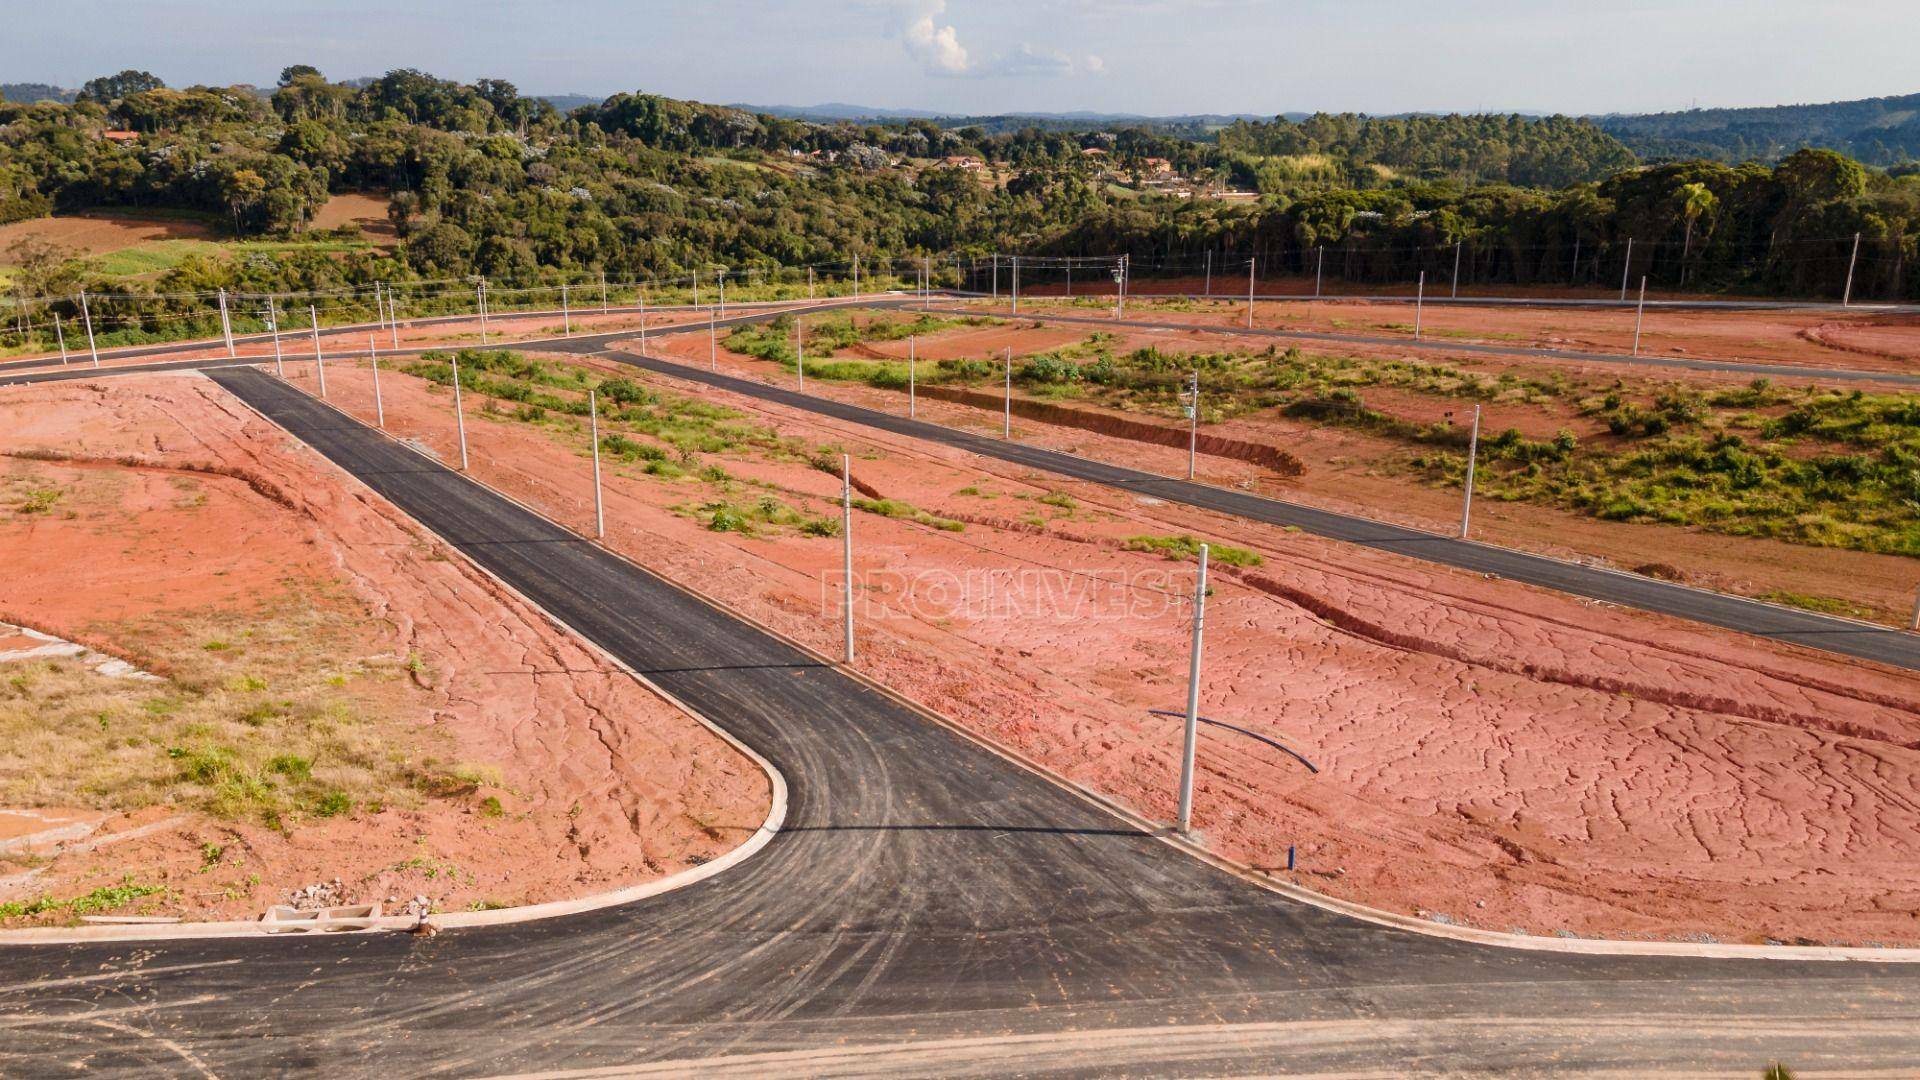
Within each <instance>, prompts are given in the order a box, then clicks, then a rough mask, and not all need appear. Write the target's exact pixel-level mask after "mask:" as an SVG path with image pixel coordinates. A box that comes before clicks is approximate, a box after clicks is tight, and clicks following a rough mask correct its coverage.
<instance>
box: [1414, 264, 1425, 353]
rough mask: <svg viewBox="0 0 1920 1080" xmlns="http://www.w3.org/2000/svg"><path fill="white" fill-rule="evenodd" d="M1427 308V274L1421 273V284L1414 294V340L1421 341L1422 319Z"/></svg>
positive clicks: (1423, 271)
mask: <svg viewBox="0 0 1920 1080" xmlns="http://www.w3.org/2000/svg"><path fill="white" fill-rule="evenodd" d="M1426 306H1427V272H1426V271H1425V270H1422V271H1420V284H1419V286H1418V288H1417V290H1416V291H1415V292H1414V294H1413V340H1415V341H1419V340H1420V319H1421V316H1422V315H1423V314H1424V313H1425V308H1426Z"/></svg>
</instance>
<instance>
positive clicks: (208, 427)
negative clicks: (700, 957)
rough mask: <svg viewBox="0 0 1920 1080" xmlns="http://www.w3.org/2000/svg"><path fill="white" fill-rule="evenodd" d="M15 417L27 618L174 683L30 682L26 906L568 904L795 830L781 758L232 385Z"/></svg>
mask: <svg viewBox="0 0 1920 1080" xmlns="http://www.w3.org/2000/svg"><path fill="white" fill-rule="evenodd" d="M0 417H4V423H3V424H0V428H4V431H5V435H4V436H0V559H4V561H5V564H6V565H7V567H8V572H7V574H6V575H4V579H0V613H4V614H0V618H3V619H6V620H8V621H10V622H14V623H17V624H20V625H25V626H31V627H33V628H36V629H39V630H43V631H46V632H48V633H52V634H55V635H57V636H59V637H61V638H64V639H67V640H70V641H78V642H82V643H85V644H87V645H90V646H92V647H94V648H97V649H99V650H101V651H103V652H108V653H111V654H113V655H116V656H121V657H125V658H127V659H128V660H130V661H132V662H133V663H134V664H135V665H136V666H138V667H140V668H142V669H144V670H146V671H149V672H151V673H153V674H154V675H157V676H159V681H158V682H153V681H147V680H132V679H114V678H110V677H107V676H103V675H99V674H97V673H94V672H91V671H87V670H84V669H82V668H81V667H80V666H79V665H78V664H76V663H74V662H71V661H48V660H20V661H15V662H12V663H8V664H4V665H0V808H5V810H6V811H8V812H9V817H10V819H12V820H14V822H15V826H16V827H13V828H11V829H10V830H9V832H10V833H11V834H13V835H10V836H9V837H8V842H7V843H6V844H5V845H4V847H0V918H5V919H6V920H7V921H8V922H11V923H18V922H29V921H39V922H49V921H51V922H60V921H69V920H71V919H73V918H75V917H77V916H78V915H80V914H85V913H102V912H106V913H141V914H168V915H180V916H184V917H188V918H210V917H229V918H247V917H251V916H253V915H256V914H258V913H259V912H260V911H261V910H262V909H264V908H265V907H266V906H267V905H269V904H272V903H275V902H281V901H284V900H285V899H286V898H287V897H288V894H289V893H290V892H291V891H292V890H295V889H298V888H301V887H303V886H306V885H310V884H314V883H319V882H330V881H333V880H335V879H337V880H338V881H339V882H340V883H341V885H340V889H339V891H338V893H337V894H335V898H336V900H337V902H341V903H350V902H361V901H371V902H380V903H384V904H388V905H389V910H396V909H397V908H398V907H399V906H401V905H404V904H405V902H407V901H408V900H410V899H411V898H413V897H414V896H416V895H424V896H426V897H428V899H429V900H430V901H431V902H432V904H433V905H434V907H435V909H436V910H448V909H458V908H467V907H485V906H496V905H503V904H519V903H527V902H538V901H542V900H549V899H557V898H562V897H567V896H574V895H581V894H585V893H591V892H596V891H601V890H604V889H608V888H615V887H621V886H625V885H629V884H632V883H635V882H638V881H644V880H647V879H650V878H655V877H659V876H662V875H665V874H668V873H671V872H674V871H676V870H679V869H682V868H684V867H686V866H689V865H692V864H694V863H697V862H700V861H705V860H707V859H710V858H712V857H713V856H715V855H717V854H719V853H720V852H723V851H725V850H728V849H730V848H731V847H733V846H735V845H737V844H738V843H740V842H741V841H743V840H744V839H746V838H747V837H748V836H750V835H751V833H752V831H753V830H754V829H755V828H757V827H758V826H759V824H760V823H761V822H762V821H763V820H764V818H765V814H766V808H767V800H768V794H769V793H768V789H767V783H766V780H765V777H764V775H763V774H762V773H761V772H760V771H759V769H758V768H757V767H756V766H755V765H753V764H752V763H751V762H750V761H748V760H747V759H745V758H744V757H742V756H741V755H740V754H739V753H738V752H737V751H735V750H733V749H732V748H731V747H730V746H728V745H727V744H726V743H725V742H724V741H723V740H721V739H719V738H718V737H716V736H714V735H713V734H712V733H711V732H710V731H708V730H707V729H706V728H704V727H702V726H700V725H699V724H698V723H697V722H696V721H694V720H692V719H691V718H689V717H687V716H685V715H684V714H683V713H681V712H679V711H678V710H677V709H675V708H674V707H672V706H670V705H669V704H667V703H666V702H664V701H662V700H660V699H659V698H657V697H655V696H654V695H653V694H652V693H650V692H649V691H647V690H646V689H644V688H643V687H642V686H640V685H639V684H638V683H636V682H635V681H633V680H632V679H631V677H629V676H627V675H625V674H624V673H621V672H619V671H618V670H616V669H613V668H612V667H611V666H610V665H609V664H608V663H607V662H605V661H604V659H603V658H602V657H601V656H600V655H599V654H598V653H596V652H593V651H592V650H590V649H589V648H587V647H586V646H584V645H583V644H581V643H580V642H578V641H577V639H575V638H573V637H572V636H571V635H570V634H567V633H565V632H562V631H561V630H559V629H557V628H555V627H553V626H552V625H551V624H549V623H548V622H546V621H545V619H544V618H543V617H542V616H540V615H539V614H538V613H537V612H535V611H533V610H532V609H530V608H528V607H527V606H526V605H525V604H523V603H522V602H520V601H519V600H517V599H516V598H514V597H513V596H512V595H510V594H508V593H506V592H505V591H504V590H502V589H500V588H499V587H498V586H496V585H495V584H494V583H493V582H492V581H491V579H489V578H486V577H485V576H484V575H482V574H480V573H479V572H478V571H477V570H474V569H473V568H471V566H470V565H469V564H467V563H466V562H465V561H464V560H463V559H461V558H460V557H459V556H457V555H454V554H452V553H451V552H450V551H449V550H448V549H446V548H444V547H443V546H442V545H441V544H440V543H439V542H438V541H436V540H434V539H433V538H431V537H430V536H427V535H424V534H423V533H421V532H420V531H419V530H418V529H417V528H416V527H415V526H413V525H412V524H411V523H409V522H408V521H406V520H405V519H404V518H403V517H401V515H399V513H398V512H397V511H395V510H393V509H392V508H391V507H390V506H389V505H387V504H386V503H384V502H383V501H381V500H379V499H378V498H376V497H375V496H373V495H372V494H371V493H369V492H367V491H365V490H364V489H363V488H360V487H359V486H358V485H357V484H354V483H353V482H351V481H350V480H348V479H346V478H345V477H344V476H342V475H341V474H339V473H338V472H337V471H335V470H334V469H333V468H332V467H331V466H330V465H327V464H326V463H325V462H324V461H322V460H321V459H320V458H319V457H318V456H317V455H315V454H313V453H312V452H311V451H309V450H307V449H305V448H304V447H301V446H299V445H298V444H296V443H294V442H293V441H292V440H291V439H290V438H289V437H287V436H286V435H285V433H284V432H282V431H280V430H279V429H278V428H275V427H273V426H272V425H270V424H268V423H267V422H265V421H264V420H262V419H260V418H259V417H258V416H256V415H255V414H253V413H252V412H251V411H249V410H247V409H246V408H245V407H244V406H242V405H240V404H239V403H238V402H236V401H234V400H233V399H232V398H231V397H229V396H228V395H226V394H225V393H224V392H223V391H220V390H219V389H218V388H216V387H215V386H214V385H213V384H212V383H211V382H209V381H207V380H205V379H203V378H200V377H198V376H193V375H170V376H132V377H122V378H117V379H114V380H107V381H101V382H97V383H89V382H82V383H66V384H58V385H47V386H38V387H14V388H9V389H6V390H3V391H0ZM49 814H51V816H52V817H53V818H54V819H56V824H52V825H47V828H53V829H56V834H47V835H45V836H44V837H43V836H39V835H35V834H37V833H45V832H46V830H45V829H41V828H38V827H36V826H34V824H33V823H34V822H36V821H37V822H41V823H42V824H45V819H47V818H48V816H49ZM75 817H78V818H79V819H80V820H81V821H82V822H83V823H84V824H88V825H90V827H89V828H87V829H86V831H85V832H84V834H83V835H80V836H60V835H57V829H58V825H57V822H69V823H70V822H71V820H72V819H74V818H75ZM20 821H26V822H28V824H26V825H21V824H19V822H20Z"/></svg>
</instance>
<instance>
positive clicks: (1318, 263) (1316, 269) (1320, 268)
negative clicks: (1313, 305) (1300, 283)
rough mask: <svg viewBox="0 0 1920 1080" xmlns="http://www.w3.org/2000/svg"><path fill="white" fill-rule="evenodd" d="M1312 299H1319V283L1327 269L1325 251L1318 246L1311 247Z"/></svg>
mask: <svg viewBox="0 0 1920 1080" xmlns="http://www.w3.org/2000/svg"><path fill="white" fill-rule="evenodd" d="M1313 253H1314V261H1313V298H1314V299H1315V300H1318V299H1320V282H1321V280H1322V277H1323V276H1324V274H1325V273H1326V269H1327V249H1326V248H1323V247H1321V246H1320V245H1318V244H1315V245H1314V246H1313Z"/></svg>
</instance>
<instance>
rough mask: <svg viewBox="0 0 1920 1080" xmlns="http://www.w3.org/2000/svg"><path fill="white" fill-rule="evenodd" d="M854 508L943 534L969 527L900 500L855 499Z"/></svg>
mask: <svg viewBox="0 0 1920 1080" xmlns="http://www.w3.org/2000/svg"><path fill="white" fill-rule="evenodd" d="M853 506H854V509H856V510H865V511H866V512H867V513H869V514H879V515H880V516H881V517H890V518H899V519H901V520H903V521H911V522H914V523H915V524H918V525H925V526H927V527H928V528H932V529H939V530H941V531H942V532H961V531H963V530H964V529H966V527H967V526H966V523H965V522H960V521H954V520H953V519H951V518H943V517H939V516H936V515H934V514H929V513H928V512H926V511H925V510H922V509H920V508H919V507H917V506H915V505H913V504H912V503H909V502H902V501H900V500H899V499H855V500H853Z"/></svg>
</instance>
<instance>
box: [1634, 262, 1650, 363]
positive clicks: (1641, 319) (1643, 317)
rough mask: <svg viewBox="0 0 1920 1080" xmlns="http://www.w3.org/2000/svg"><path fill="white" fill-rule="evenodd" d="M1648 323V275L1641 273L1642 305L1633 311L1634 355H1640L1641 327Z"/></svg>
mask: <svg viewBox="0 0 1920 1080" xmlns="http://www.w3.org/2000/svg"><path fill="white" fill-rule="evenodd" d="M1646 323H1647V275H1645V274H1641V275H1640V306H1639V308H1638V309H1636V310H1635V311H1634V313H1633V355H1635V356H1639V355H1640V328H1641V327H1643V326H1645V325H1646Z"/></svg>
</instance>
